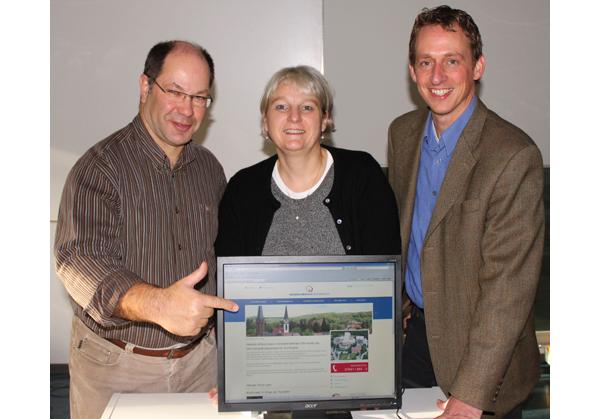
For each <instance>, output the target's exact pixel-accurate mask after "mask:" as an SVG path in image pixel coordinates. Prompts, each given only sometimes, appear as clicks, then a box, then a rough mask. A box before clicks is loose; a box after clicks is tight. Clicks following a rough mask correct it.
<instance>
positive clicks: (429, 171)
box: [406, 96, 477, 308]
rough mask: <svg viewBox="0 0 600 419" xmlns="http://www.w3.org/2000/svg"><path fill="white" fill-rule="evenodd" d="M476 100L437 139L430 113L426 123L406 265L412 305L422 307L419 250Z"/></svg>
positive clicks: (408, 289)
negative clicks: (455, 149) (457, 144)
mask: <svg viewBox="0 0 600 419" xmlns="http://www.w3.org/2000/svg"><path fill="white" fill-rule="evenodd" d="M476 104H477V97H476V96H473V98H472V99H471V102H470V103H469V106H468V107H467V109H465V111H464V112H463V113H462V115H461V116H460V117H458V119H457V120H456V121H454V122H453V123H452V125H450V126H449V127H448V128H447V129H446V131H444V132H443V133H442V135H441V138H439V141H438V139H437V135H436V132H435V128H434V126H433V120H432V118H431V112H429V116H428V117H427V123H426V124H425V133H424V136H423V143H422V145H421V160H420V162H419V173H418V177H417V194H416V197H415V206H414V208H413V217H412V225H411V229H410V240H409V243H408V258H407V263H406V292H407V294H408V296H409V297H410V299H411V300H412V302H413V303H415V304H416V305H417V306H419V307H420V308H423V289H422V287H421V250H422V249H423V240H424V239H425V234H426V233H427V228H428V227H429V221H430V220H431V215H432V214H433V209H434V208H435V203H436V202H437V197H438V194H439V192H440V189H441V187H442V183H443V182H444V177H445V176H446V171H447V170H448V164H449V163H450V159H451V158H452V153H454V148H455V147H456V143H457V142H458V139H459V137H460V135H461V134H462V132H463V129H464V128H465V126H466V125H467V122H469V119H470V118H471V115H472V114H473V110H474V109H475V105H476Z"/></svg>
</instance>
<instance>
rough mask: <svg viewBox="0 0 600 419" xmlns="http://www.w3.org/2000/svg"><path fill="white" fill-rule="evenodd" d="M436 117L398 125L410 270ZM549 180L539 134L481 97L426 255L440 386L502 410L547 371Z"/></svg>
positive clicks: (394, 156)
mask: <svg viewBox="0 0 600 419" xmlns="http://www.w3.org/2000/svg"><path fill="white" fill-rule="evenodd" d="M427 114H428V110H427V109H422V110H417V111H413V112H410V113H407V114H404V115H402V116H400V117H398V118H396V119H395V120H394V121H393V122H392V124H391V125H390V128H389V144H388V153H389V155H388V159H389V160H388V163H389V174H390V176H389V177H390V183H391V185H392V188H393V189H394V192H395V194H396V199H397V202H398V208H399V211H400V231H401V236H402V238H403V240H402V270H403V272H405V268H406V255H407V254H408V252H407V248H408V243H409V238H410V228H411V219H412V212H413V205H414V202H415V193H416V185H417V171H418V167H419V160H420V152H421V140H422V135H423V132H424V131H423V130H424V128H425V121H426V119H427ZM543 183H544V178H543V163H542V158H541V155H540V152H539V150H538V148H537V147H536V145H535V144H534V143H533V141H532V140H531V139H530V138H529V137H528V136H527V134H525V133H524V132H523V131H521V130H520V129H519V128H517V127H515V126H514V125H512V124H511V123H509V122H507V121H505V120H503V119H502V118H500V117H499V116H498V115H496V114H495V113H494V112H492V111H490V110H488V109H487V107H486V106H485V105H484V104H483V102H481V100H479V101H478V103H477V106H476V108H475V110H474V113H473V115H472V117H471V119H470V121H469V122H468V124H467V126H466V127H465V129H464V131H463V133H462V135H461V136H460V139H459V140H458V143H457V145H456V149H455V150H454V154H453V157H452V160H451V162H450V164H449V166H448V171H447V173H446V178H445V180H444V183H443V185H442V188H441V190H440V194H439V197H438V200H437V204H436V206H435V209H434V211H433V215H432V217H431V222H430V224H429V228H428V230H427V233H426V236H425V240H424V244H423V252H422V254H421V275H422V285H423V299H424V305H425V321H426V327H427V339H428V342H429V349H430V352H431V359H432V362H433V368H434V370H435V376H436V379H437V382H438V385H439V386H440V387H441V388H442V390H443V391H444V392H445V393H446V394H452V395H453V396H455V397H457V398H458V399H460V400H462V401H464V402H466V403H469V404H471V405H473V406H476V407H479V408H481V409H483V410H484V411H493V412H495V413H496V415H498V416H502V415H504V414H506V413H507V412H509V411H510V410H512V409H513V408H514V407H515V406H517V405H518V404H519V403H521V402H522V401H524V400H525V399H526V398H527V396H528V394H529V393H530V392H531V390H532V389H533V387H534V386H535V384H536V383H537V381H538V377H539V371H538V369H539V352H538V348H537V343H536V337H535V329H534V321H533V302H534V298H535V294H536V289H537V284H538V280H539V276H540V268H541V260H542V253H543V240H544V208H543Z"/></svg>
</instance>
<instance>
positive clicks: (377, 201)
mask: <svg viewBox="0 0 600 419" xmlns="http://www.w3.org/2000/svg"><path fill="white" fill-rule="evenodd" d="M366 166H367V167H366V169H367V170H366V176H364V181H363V187H362V189H361V190H360V192H359V196H357V198H358V201H357V206H358V212H359V214H360V217H359V219H358V231H359V234H360V237H361V242H362V245H361V247H362V252H363V254H389V255H399V254H400V252H401V251H402V246H401V240H400V222H399V220H398V207H397V205H396V197H395V196H394V192H393V191H392V188H391V186H390V184H389V182H388V180H387V179H386V177H385V175H384V173H383V170H382V169H381V166H379V163H378V162H377V161H376V160H375V159H374V158H373V157H372V156H370V155H369V159H368V162H367V164H366Z"/></svg>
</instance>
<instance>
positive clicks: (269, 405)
mask: <svg viewBox="0 0 600 419" xmlns="http://www.w3.org/2000/svg"><path fill="white" fill-rule="evenodd" d="M340 262H341V263H349V262H362V263H365V262H394V263H395V266H396V269H395V284H394V287H395V299H394V333H395V336H396V338H395V339H394V341H395V348H394V350H395V353H396V354H397V355H396V357H395V361H396V368H395V372H396V373H395V393H396V397H395V398H394V397H381V398H369V399H335V400H301V401H264V400H257V401H244V402H226V401H225V359H224V356H225V355H224V354H225V345H224V333H223V328H224V315H223V311H222V310H219V311H218V312H217V357H218V372H219V374H218V409H219V411H220V412H239V411H259V412H263V411H268V412H279V411H300V410H304V411H308V410H336V411H337V410H346V411H348V410H358V409H375V408H377V409H399V408H401V407H402V374H401V370H402V366H401V364H402V362H401V361H402V357H401V356H400V355H399V354H401V353H402V280H401V273H400V255H337V256H227V257H218V258H217V295H218V296H219V297H223V293H224V284H223V267H224V265H227V264H243V263H246V264H247V263H264V264H269V263H273V264H275V263H340Z"/></svg>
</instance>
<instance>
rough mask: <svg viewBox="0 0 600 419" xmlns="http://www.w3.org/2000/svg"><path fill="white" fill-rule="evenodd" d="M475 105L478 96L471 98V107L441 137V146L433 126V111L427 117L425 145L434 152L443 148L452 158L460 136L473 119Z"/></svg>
mask: <svg viewBox="0 0 600 419" xmlns="http://www.w3.org/2000/svg"><path fill="white" fill-rule="evenodd" d="M475 105H477V96H473V97H472V98H471V102H469V106H467V109H465V110H464V111H463V113H462V114H461V115H460V116H459V117H458V118H457V119H456V121H454V122H453V123H452V125H450V126H449V127H448V128H447V129H446V130H445V131H444V132H443V133H442V135H441V138H440V139H439V140H440V141H439V144H438V142H437V141H436V140H435V137H436V132H435V127H434V125H433V118H432V115H431V111H430V112H429V115H428V116H427V123H426V125H425V126H426V127H427V128H426V129H425V138H424V139H423V140H424V143H425V144H426V145H427V146H428V147H429V148H430V149H432V150H437V149H440V148H443V149H445V150H446V154H447V155H448V156H451V155H452V153H453V152H454V148H455V147H456V143H457V142H458V139H459V138H460V134H462V132H463V130H464V129H465V126H467V123H468V122H469V119H471V115H473V111H474V110H475Z"/></svg>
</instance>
